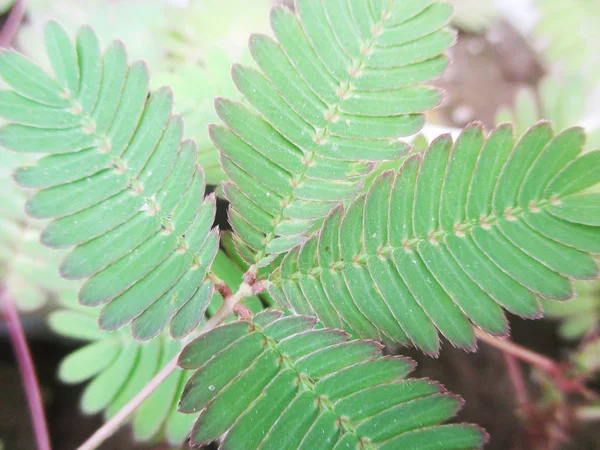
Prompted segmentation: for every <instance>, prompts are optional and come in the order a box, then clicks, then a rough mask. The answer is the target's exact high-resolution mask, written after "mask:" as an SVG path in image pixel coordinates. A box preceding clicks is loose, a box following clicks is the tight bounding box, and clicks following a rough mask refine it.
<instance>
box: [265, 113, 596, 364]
mask: <svg viewBox="0 0 600 450" xmlns="http://www.w3.org/2000/svg"><path fill="white" fill-rule="evenodd" d="M584 138H585V136H584V132H583V130H581V129H580V128H571V129H567V130H565V131H564V132H562V133H560V134H558V135H556V136H555V135H554V133H553V131H552V129H551V127H550V126H549V124H547V123H544V122H542V123H539V124H537V125H535V126H533V127H532V128H530V129H529V130H528V131H527V132H526V133H525V134H524V135H523V136H522V137H521V138H520V139H519V140H518V141H515V139H514V137H513V135H512V128H511V127H510V126H507V125H503V126H500V127H498V128H496V129H495V130H493V131H492V132H491V133H490V135H489V136H488V137H487V138H486V137H485V136H484V134H483V130H482V128H481V127H480V126H479V125H477V124H475V125H472V126H470V127H468V128H467V129H465V130H464V132H463V133H462V135H461V136H460V137H459V139H458V140H457V141H456V143H453V142H452V139H451V137H450V136H446V135H445V136H441V137H440V138H438V139H437V140H435V141H434V142H433V143H432V144H431V146H430V147H429V149H428V150H427V151H425V152H424V153H423V154H415V155H413V156H411V157H410V158H408V159H407V160H406V161H405V163H404V164H403V166H402V167H401V168H400V170H398V171H397V172H393V171H388V172H385V173H384V174H382V175H381V176H380V177H379V178H378V179H377V180H376V181H375V182H374V183H373V185H372V187H371V188H370V190H369V192H368V193H367V194H366V195H363V196H361V197H359V198H358V199H356V200H355V201H353V202H352V203H351V204H350V205H349V206H348V207H347V208H345V209H344V208H342V207H339V208H336V209H334V210H333V211H332V212H331V213H330V214H329V216H328V217H327V219H326V220H325V221H324V223H323V226H322V228H321V229H320V231H319V233H317V234H316V235H315V236H313V237H311V238H310V239H309V240H308V241H307V242H305V243H303V244H302V245H300V246H298V247H295V248H294V249H292V250H291V251H290V252H289V253H288V254H287V255H286V256H285V258H284V260H283V261H282V264H281V266H280V267H279V268H278V269H277V270H276V271H275V272H274V273H273V275H272V276H271V282H272V284H271V287H270V293H271V295H272V296H273V298H274V299H275V300H276V301H277V302H278V303H279V304H281V305H282V306H283V307H286V308H291V309H293V310H295V311H297V312H298V313H301V314H310V315H316V316H317V317H318V318H319V319H320V320H321V321H322V322H323V323H324V325H325V326H328V327H336V326H338V327H339V326H340V324H341V323H345V324H347V328H348V329H349V330H351V331H352V332H354V333H356V334H357V335H358V336H360V337H362V338H370V339H383V340H392V341H396V342H400V343H412V344H414V345H415V346H416V347H418V348H420V349H421V350H423V351H424V352H427V353H430V354H437V353H438V351H439V339H438V333H441V334H442V335H444V336H445V337H446V338H447V339H448V340H449V341H450V342H451V343H452V344H454V345H456V346H458V347H462V348H466V349H471V350H473V349H474V348H475V345H476V339H475V333H474V331H473V325H475V326H477V327H479V328H481V329H482V330H484V331H487V332H488V333H491V334H495V335H500V336H502V335H506V334H507V333H508V324H507V321H506V318H505V316H504V313H503V309H506V310H508V311H510V312H512V313H515V314H518V315H521V316H524V317H538V316H539V315H541V307H540V302H539V299H538V296H541V297H544V298H547V299H552V300H566V299H569V298H571V297H572V296H573V288H572V286H571V281H570V280H572V279H593V278H597V277H598V275H599V273H598V266H597V262H596V260H595V259H594V255H597V254H598V253H600V227H598V218H597V212H598V206H597V204H598V195H597V194H585V193H582V191H586V190H589V189H592V188H593V186H594V185H596V184H598V182H600V179H599V178H598V174H599V173H600V159H599V158H598V151H595V152H590V153H586V154H583V155H581V156H580V153H581V152H582V147H583V143H584V140H585V139H584Z"/></svg>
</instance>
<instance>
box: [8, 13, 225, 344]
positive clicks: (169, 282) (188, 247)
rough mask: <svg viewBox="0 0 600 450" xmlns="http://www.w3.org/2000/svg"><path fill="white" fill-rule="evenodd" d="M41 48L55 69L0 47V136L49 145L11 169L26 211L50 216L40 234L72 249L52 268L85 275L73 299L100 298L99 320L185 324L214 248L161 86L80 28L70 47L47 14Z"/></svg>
mask: <svg viewBox="0 0 600 450" xmlns="http://www.w3.org/2000/svg"><path fill="white" fill-rule="evenodd" d="M46 45H47V49H48V55H49V57H50V60H51V65H52V67H53V70H54V73H55V78H51V77H50V76H49V75H47V74H46V73H44V72H43V71H42V70H41V69H40V68H39V67H37V66H36V65H35V64H33V63H32V62H30V61H29V60H28V59H26V58H25V57H23V56H21V55H19V54H18V53H15V52H12V51H4V52H2V53H0V76H1V77H2V78H3V79H4V81H5V82H6V83H7V84H8V85H9V86H10V87H11V88H12V91H6V92H7V95H8V96H9V99H10V102H4V103H0V116H1V117H4V118H6V119H8V120H9V121H10V122H12V123H9V124H7V125H4V126H3V127H2V128H1V129H0V144H1V145H2V146H4V147H6V148H8V149H11V150H14V151H17V152H33V153H49V155H48V156H45V157H43V158H40V159H39V160H37V161H36V163H35V164H33V165H30V166H26V167H22V168H20V169H19V170H17V172H16V173H15V178H16V180H17V182H18V183H19V184H20V185H21V186H23V187H26V188H30V189H36V190H37V192H36V193H35V195H33V196H32V197H31V198H30V200H29V201H28V202H27V208H26V209H27V212H28V213H29V214H30V215H31V216H33V217H35V218H40V219H52V221H51V222H50V223H49V224H48V225H47V226H46V228H45V229H44V231H43V232H42V237H41V239H42V242H43V243H44V244H46V245H48V246H50V247H55V248H69V247H75V248H74V249H73V250H72V251H71V252H70V253H69V254H68V255H67V256H66V258H65V259H64V260H63V262H62V264H61V266H60V270H61V273H62V275H63V276H64V277H65V278H68V279H83V278H87V280H86V281H85V283H84V284H83V287H82V288H81V291H80V294H79V297H80V301H81V302H82V303H83V304H84V305H88V306H97V305H104V307H103V309H102V311H101V313H100V318H99V322H100V326H101V327H102V328H103V329H106V330H115V329H118V328H120V327H122V326H124V325H126V324H128V323H130V322H131V321H132V320H134V319H136V321H138V322H139V321H143V320H147V321H149V322H151V323H150V325H151V326H156V327H158V330H157V331H160V329H161V328H162V327H163V326H165V325H167V323H168V322H169V321H170V320H171V319H172V320H173V321H174V322H181V320H180V319H178V315H179V313H180V311H183V310H185V313H186V320H185V322H186V323H190V324H191V323H196V324H197V323H198V322H199V321H200V318H201V317H202V315H203V313H204V310H205V309H206V306H207V305H208V302H209V301H210V298H211V295H212V289H213V288H212V285H211V284H210V282H208V281H205V282H203V280H204V279H205V277H206V274H207V271H208V269H209V267H210V264H211V262H212V260H213V258H214V256H215V253H216V251H217V248H218V232H217V230H212V231H211V227H212V224H213V220H214V214H215V199H214V196H209V197H207V198H206V199H203V195H204V186H205V183H204V174H203V172H202V170H201V169H200V168H198V167H197V166H196V158H197V151H196V147H195V144H194V143H193V142H191V141H184V142H182V141H181V139H182V136H183V122H182V120H181V117H179V116H177V115H172V113H171V110H172V102H173V99H172V93H171V91H170V90H169V89H165V88H163V89H159V90H158V91H155V92H153V93H149V91H148V78H149V75H148V70H147V68H146V66H145V64H144V63H143V62H134V63H133V64H131V65H129V64H128V63H127V55H126V53H125V48H124V46H123V44H122V43H121V42H119V41H115V42H113V43H112V44H110V45H109V46H108V48H107V49H106V51H105V52H104V54H101V51H100V46H99V43H98V39H97V37H96V35H95V33H94V32H93V31H92V30H91V29H90V28H87V27H84V28H82V29H81V30H80V32H79V34H78V36H77V41H76V44H75V45H74V44H73V43H72V42H71V40H70V39H69V37H68V36H67V34H66V32H65V31H64V30H63V29H62V28H61V27H60V26H59V25H57V24H56V23H53V22H50V23H49V24H48V26H47V27H46ZM6 92H5V94H6ZM15 105H16V106H15ZM21 112H22V113H21ZM157 310H159V311H160V314H158V315H157V314H155V312H156V311H157ZM191 312H193V313H194V314H195V317H191V318H190V317H187V315H188V314H190V313H191ZM172 331H173V329H172ZM190 331H192V330H191V329H188V328H186V327H183V328H180V329H178V331H177V334H178V335H181V334H182V333H183V334H185V333H189V332H190Z"/></svg>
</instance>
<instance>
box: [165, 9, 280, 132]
mask: <svg viewBox="0 0 600 450" xmlns="http://www.w3.org/2000/svg"><path fill="white" fill-rule="evenodd" d="M271 4H272V2H271V0H251V3H248V0H189V4H188V5H186V6H185V7H172V8H170V9H169V10H168V23H169V25H168V26H167V27H166V28H165V29H163V30H162V33H161V43H162V46H163V47H164V48H165V49H166V51H167V52H168V55H167V58H168V61H169V63H168V64H171V65H173V66H175V67H177V66H179V65H180V64H181V62H193V63H200V64H203V63H204V61H205V60H206V57H207V54H208V53H210V51H211V50H212V49H213V48H219V49H221V50H223V51H224V52H226V54H228V56H229V57H230V58H237V57H239V56H240V55H241V53H242V52H243V51H244V49H245V48H246V44H247V40H248V35H249V34H250V33H253V32H254V33H257V32H263V31H265V32H266V31H268V29H269V20H268V17H269V8H270V6H271ZM217 11H218V12H217ZM186 123H187V121H186Z"/></svg>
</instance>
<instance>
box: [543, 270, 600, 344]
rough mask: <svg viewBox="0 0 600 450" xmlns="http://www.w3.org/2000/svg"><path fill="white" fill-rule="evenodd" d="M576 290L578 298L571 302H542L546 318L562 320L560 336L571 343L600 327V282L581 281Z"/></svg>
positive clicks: (576, 285)
mask: <svg viewBox="0 0 600 450" xmlns="http://www.w3.org/2000/svg"><path fill="white" fill-rule="evenodd" d="M575 288H576V297H575V298H574V299H573V300H572V301H570V302H566V303H564V302H555V301H551V300H543V301H542V305H543V307H544V313H545V314H546V316H548V317H550V318H553V319H558V320H560V328H559V331H560V334H561V336H562V337H563V338H564V339H567V340H570V341H572V340H578V339H581V338H582V337H583V336H585V335H586V334H588V333H592V332H593V331H594V330H596V329H598V327H600V282H599V281H597V280H595V281H580V282H577V283H576V284H575Z"/></svg>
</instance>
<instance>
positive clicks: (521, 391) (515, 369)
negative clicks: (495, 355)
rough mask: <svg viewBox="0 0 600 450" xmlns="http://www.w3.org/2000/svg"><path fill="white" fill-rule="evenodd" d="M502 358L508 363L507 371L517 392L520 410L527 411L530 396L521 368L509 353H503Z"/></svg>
mask: <svg viewBox="0 0 600 450" xmlns="http://www.w3.org/2000/svg"><path fill="white" fill-rule="evenodd" d="M502 356H503V357H504V361H505V362H506V371H507V373H508V377H509V378H510V381H511V382H512V385H513V389H514V390H515V394H516V396H517V402H518V403H519V406H520V408H521V409H523V410H524V411H526V410H528V409H529V406H530V405H529V394H528V393H527V386H526V385H525V380H524V379H523V373H522V372H521V368H520V367H519V362H518V361H517V358H515V356H514V355H512V354H510V353H508V352H505V351H503V352H502Z"/></svg>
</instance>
